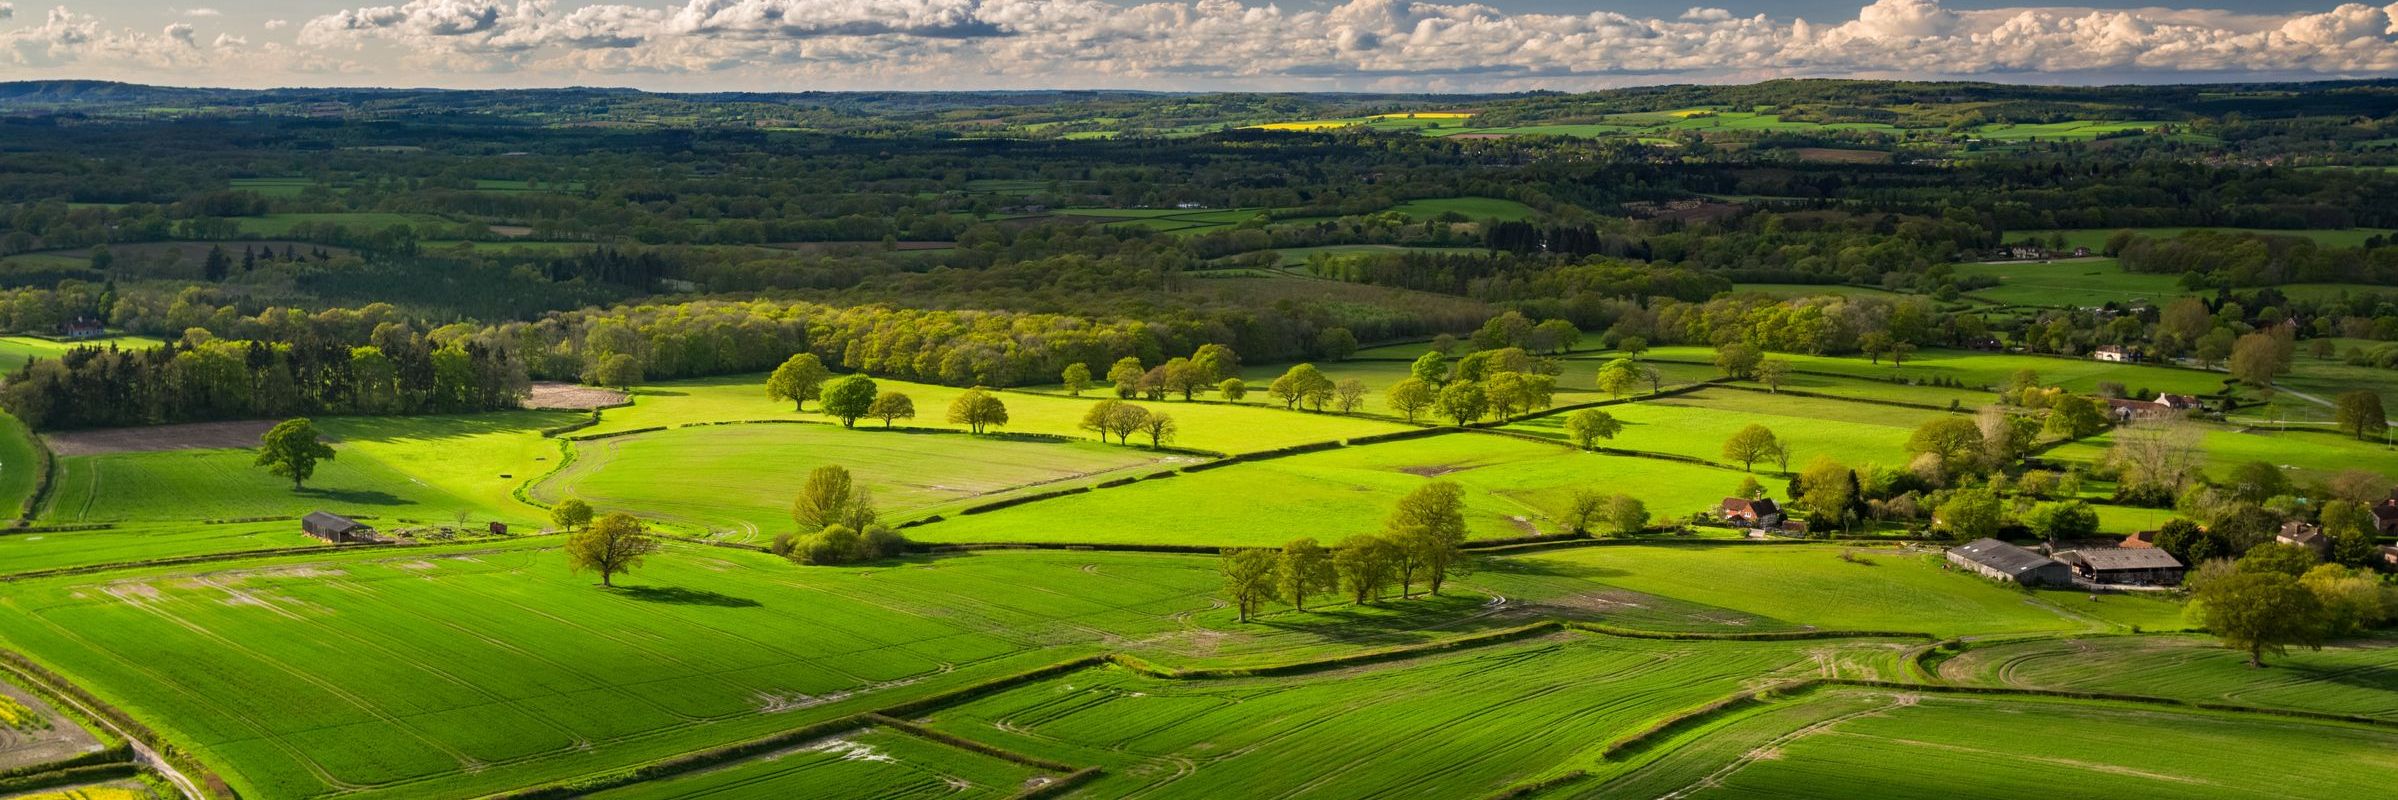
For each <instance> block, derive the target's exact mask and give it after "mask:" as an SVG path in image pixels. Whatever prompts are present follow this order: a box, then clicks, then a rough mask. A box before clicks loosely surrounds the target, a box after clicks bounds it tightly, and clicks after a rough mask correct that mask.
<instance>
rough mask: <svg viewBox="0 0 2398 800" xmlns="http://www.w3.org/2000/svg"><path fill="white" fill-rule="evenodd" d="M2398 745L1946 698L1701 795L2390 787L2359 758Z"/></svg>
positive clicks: (1698, 793) (2349, 734) (2353, 731)
mask: <svg viewBox="0 0 2398 800" xmlns="http://www.w3.org/2000/svg"><path fill="white" fill-rule="evenodd" d="M2131 743H2137V744H2131ZM2393 745H2398V735H2393V734H2391V733H2389V732H2387V731H2385V730H2380V729H2361V728H2356V727H2350V726H2339V725H2324V724H2316V723H2307V722H2299V721H2291V720H2283V719H2277V718H2273V717H2259V716H2241V717H2225V716H2213V715H2206V714H2184V713H2171V712H2162V711H2157V710H2154V709H2149V708H2138V707H2122V708H2117V707H2086V706H2078V705H2066V704H2055V703H2045V702H2037V701H2018V700H1990V699H1981V698H1967V697H1949V696H1938V695H1935V696H1930V697H1922V698H1916V699H1913V700H1911V701H1909V702H1905V703H1899V704H1895V705H1893V706H1891V707H1889V708H1887V709H1885V710H1882V711H1878V712H1872V713H1864V714H1857V715H1854V716H1849V717H1846V718H1843V719H1839V720H1838V721H1836V722H1833V723H1832V724H1830V725H1827V726H1823V727H1819V728H1815V729H1812V730H1809V731H1807V732H1805V733H1804V734H1803V735H1799V736H1794V737H1790V738H1788V739H1785V740H1782V741H1780V742H1778V743H1777V744H1776V745H1775V747H1774V751H1773V753H1772V757H1770V758H1753V759H1749V760H1745V761H1742V762H1738V763H1737V764H1736V765H1735V766H1734V768H1732V769H1730V770H1729V771H1728V773H1727V774H1719V775H1715V776H1711V777H1710V779H1709V780H1708V781H1707V782H1706V783H1704V784H1701V785H1698V786H1694V787H1693V789H1694V791H1693V792H1692V793H1691V794H1690V795H1689V796H1691V797H1701V798H1739V797H1820V798H1836V797H1853V796H1855V794H1854V792H1855V790H1856V783H1855V780H1856V777H1855V776H1857V775H1859V774H1863V773H1870V774H1872V775H1873V776H1874V782H1875V786H1876V790H1875V791H1876V796H1884V797H1944V796H1955V795H1954V793H1955V792H1956V791H1957V785H1956V781H1957V776H1958V775H1959V774H1961V773H1966V774H1971V775H1972V776H1973V785H1974V791H1976V792H1979V793H1986V794H1987V795H1988V796H1994V797H2028V796H2033V795H2037V794H2040V793H2042V792H2045V791H2049V790H2052V789H2053V787H2055V786H2058V785H2060V784H2065V785H2070V786H2073V787H2074V791H2076V792H2091V793H2101V794H2107V795H2114V796H2125V797H2133V796H2151V797H2161V796H2171V797H2190V798H2218V797H2220V798H2235V797H2256V796H2266V795H2271V796H2307V797H2342V796H2362V795H2357V794H2354V793H2360V792H2361V793H2363V794H2372V793H2374V792H2376V791H2378V788H2377V787H2376V786H2375V785H2374V784H2373V783H2372V779H2370V778H2366V777H2364V775H2365V774H2368V773H2372V772H2377V771H2378V770H2376V769H2367V770H2356V769H2351V768H2350V765H2354V764H2358V763H2367V764H2378V763H2382V761H2383V760H2384V759H2386V758H2387V754H2388V748H2390V747H2391V746H2393ZM2231 753H2237V754H2239V758H2227V757H2226V755H2227V754H2231ZM2249 758H2263V759H2270V763H2274V764H2278V765H2281V766H2280V767H2278V768H2276V769H2273V770H2258V769H2255V768H2253V767H2252V766H2251V765H2250V764H2248V763H2247V762H2246V759H2249ZM1594 796H1605V795H1604V794H1599V795H1594Z"/></svg>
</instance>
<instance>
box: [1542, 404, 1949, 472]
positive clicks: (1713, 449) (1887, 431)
mask: <svg viewBox="0 0 2398 800" xmlns="http://www.w3.org/2000/svg"><path fill="white" fill-rule="evenodd" d="M1606 411H1607V413H1608V414H1609V415H1610V416H1613V417H1615V418H1616V420H1617V421H1620V422H1622V423H1624V430H1623V432H1622V433H1618V434H1616V436H1615V438H1614V439H1611V440H1602V441H1600V442H1599V444H1600V445H1601V446H1604V447H1611V448H1618V449H1625V450H1641V451H1647V452H1658V453H1670V454H1673V455H1679V456H1688V457H1692V458H1700V459H1706V460H1708V461H1713V462H1717V463H1724V455H1723V443H1724V440H1726V439H1729V438H1731V437H1732V434H1734V433H1735V432H1738V431H1739V430H1740V429H1742V428H1744V427H1747V426H1749V425H1764V426H1765V427H1766V428H1768V429H1771V430H1772V431H1774V433H1775V435H1776V437H1777V438H1779V439H1781V440H1782V442H1783V444H1784V446H1785V447H1786V448H1787V449H1789V450H1790V453H1791V458H1790V465H1791V468H1792V469H1794V470H1795V469H1801V468H1804V467H1805V466H1806V465H1807V462H1809V461H1812V460H1814V459H1815V458H1816V457H1818V456H1823V457H1829V458H1831V459H1832V460H1834V461H1838V462H1840V463H1843V464H1853V465H1863V464H1884V465H1890V466H1899V465H1903V464H1905V463H1906V461H1907V459H1909V458H1910V457H1911V456H1910V455H1909V454H1908V453H1907V451H1906V445H1907V437H1908V435H1909V434H1912V433H1914V431H1915V428H1916V426H1918V425H1922V424H1923V423H1925V422H1928V421H1930V420H1932V419H1935V418H1938V417H1940V416H1943V412H1938V411H1919V410H1915V409H1910V408H1892V407H1889V406H1881V405H1869V404H1865V403H1851V402H1846V401H1841V400H1823V399H1815V398H1806V397H1788V396H1782V395H1775V394H1768V393H1763V392H1749V391H1743V390H1739V389H1707V390H1703V391H1700V392H1697V393H1694V394H1686V395H1678V396H1673V397H1662V398H1656V399H1644V400H1641V401H1639V402H1636V403H1629V404H1624V405H1618V406H1610V407H1608V408H1607V409H1606ZM1566 417H1567V415H1566V414H1551V415H1549V416H1545V417H1539V418H1536V419H1529V420H1525V421H1522V422H1518V423H1515V424H1512V425H1509V426H1507V429H1508V430H1513V431H1522V432H1525V433H1530V434H1534V435H1537V436H1546V437H1549V438H1553V439H1557V440H1558V441H1562V442H1571V441H1572V439H1571V437H1570V436H1569V435H1568V434H1567V432H1566V430H1565V420H1566ZM1726 466H1732V467H1738V466H1740V465H1739V464H1737V463H1728V464H1726ZM1760 468H1761V469H1768V470H1771V469H1775V468H1776V466H1775V465H1770V464H1767V465H1760Z"/></svg>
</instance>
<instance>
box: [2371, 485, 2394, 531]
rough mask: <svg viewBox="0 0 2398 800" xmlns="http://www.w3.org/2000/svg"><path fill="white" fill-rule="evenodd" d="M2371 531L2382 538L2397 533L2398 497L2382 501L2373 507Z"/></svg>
mask: <svg viewBox="0 0 2398 800" xmlns="http://www.w3.org/2000/svg"><path fill="white" fill-rule="evenodd" d="M2393 493H2398V492H2393ZM2373 530H2375V531H2377V532H2379V533H2381V534H2382V535H2384V536H2387V535H2389V534H2393V533H2398V497H2393V498H2391V499H2388V500H2383V501H2381V502H2380V503H2378V504H2376V505H2374V506H2373Z"/></svg>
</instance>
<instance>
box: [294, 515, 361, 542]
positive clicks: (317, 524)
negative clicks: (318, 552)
mask: <svg viewBox="0 0 2398 800" xmlns="http://www.w3.org/2000/svg"><path fill="white" fill-rule="evenodd" d="M300 529H301V530H304V531H307V532H308V535H310V536H314V537H316V538H319V539H323V540H325V541H328V542H332V543H334V544H341V543H343V542H371V541H374V540H375V529H374V528H371V527H368V526H367V525H366V524H365V523H362V522H359V521H357V520H354V519H350V518H349V517H345V516H342V515H340V514H335V513H332V512H329V511H311V512H309V513H308V516H305V517H301V518H300Z"/></svg>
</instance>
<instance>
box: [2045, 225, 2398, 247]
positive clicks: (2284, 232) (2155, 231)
mask: <svg viewBox="0 0 2398 800" xmlns="http://www.w3.org/2000/svg"><path fill="white" fill-rule="evenodd" d="M2120 230H2123V229H2122V228H2076V229H2067V230H2041V231H2017V232H2014V233H2009V234H2007V241H2010V242H2020V241H2024V240H2027V239H2029V240H2033V241H2043V242H2044V241H2047V240H2048V237H2050V236H2052V235H2057V234H2063V235H2064V237H2065V246H2066V247H2068V248H2073V247H2087V248H2090V249H2091V250H2093V251H2095V250H2098V249H2099V248H2102V247H2105V246H2106V244H2107V239H2108V238H2109V237H2112V236H2114V235H2115V233H2116V232H2117V231H2120ZM2130 230H2131V231H2133V232H2134V233H2138V234H2140V235H2142V236H2147V237H2149V238H2152V239H2170V238H2173V237H2176V236H2180V235H2182V234H2184V233H2188V232H2190V231H2195V230H2211V231H2221V232H2224V233H2253V234H2256V235H2259V236H2296V237H2301V238H2306V239H2313V240H2315V243H2316V244H2319V245H2324V246H2327V247H2362V246H2364V244H2365V240H2366V239H2370V238H2373V237H2375V236H2380V237H2383V238H2385V239H2386V238H2388V237H2389V236H2390V235H2391V234H2392V233H2393V232H2392V231H2391V230H2389V229H2387V228H2336V229H2333V228H2322V229H2313V230H2290V229H2282V228H2132V229H2130Z"/></svg>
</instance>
